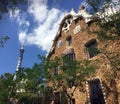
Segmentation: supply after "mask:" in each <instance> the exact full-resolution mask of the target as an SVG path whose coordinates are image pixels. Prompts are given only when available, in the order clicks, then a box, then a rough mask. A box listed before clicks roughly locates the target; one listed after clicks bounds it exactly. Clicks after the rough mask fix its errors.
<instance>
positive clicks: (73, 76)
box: [44, 57, 97, 104]
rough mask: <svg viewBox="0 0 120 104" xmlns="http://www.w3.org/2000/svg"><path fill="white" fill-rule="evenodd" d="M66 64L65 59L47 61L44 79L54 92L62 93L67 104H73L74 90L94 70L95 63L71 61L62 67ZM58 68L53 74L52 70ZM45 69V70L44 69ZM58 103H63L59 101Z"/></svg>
mask: <svg viewBox="0 0 120 104" xmlns="http://www.w3.org/2000/svg"><path fill="white" fill-rule="evenodd" d="M63 59H64V63H68V60H65V58H62V57H60V58H55V60H48V62H46V65H47V67H46V66H45V67H46V72H45V73H46V76H45V77H46V79H47V83H49V84H48V86H51V87H52V88H53V91H54V92H60V93H64V94H65V96H66V98H67V99H68V102H70V104H73V95H74V92H75V90H76V89H77V88H78V87H79V86H80V85H82V84H83V81H84V80H85V79H86V77H88V76H89V75H90V74H91V73H93V72H94V71H95V70H96V68H97V67H96V66H95V63H96V61H87V60H84V61H76V60H74V61H72V63H71V64H67V65H64V64H63ZM56 67H58V70H59V71H58V73H54V71H53V69H54V68H56ZM44 69H45V68H44ZM68 89H71V91H72V92H69V91H68ZM60 103H63V104H64V102H63V101H61V102H60Z"/></svg>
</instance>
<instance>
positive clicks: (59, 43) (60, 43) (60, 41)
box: [58, 40, 62, 48]
mask: <svg viewBox="0 0 120 104" xmlns="http://www.w3.org/2000/svg"><path fill="white" fill-rule="evenodd" d="M61 46H62V40H59V42H58V48H60V47H61Z"/></svg>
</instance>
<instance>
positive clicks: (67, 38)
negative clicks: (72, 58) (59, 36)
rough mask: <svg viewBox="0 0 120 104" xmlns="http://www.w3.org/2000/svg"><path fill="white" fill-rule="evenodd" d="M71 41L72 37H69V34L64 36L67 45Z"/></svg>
mask: <svg viewBox="0 0 120 104" xmlns="http://www.w3.org/2000/svg"><path fill="white" fill-rule="evenodd" d="M71 43H72V37H71V35H68V36H67V37H66V44H67V46H70V45H71Z"/></svg>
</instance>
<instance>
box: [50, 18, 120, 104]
mask: <svg viewBox="0 0 120 104" xmlns="http://www.w3.org/2000/svg"><path fill="white" fill-rule="evenodd" d="M97 28H98V27H97V26H96V25H95V23H94V22H93V23H91V24H89V23H86V22H85V21H84V19H77V20H76V21H72V24H71V25H70V29H69V31H67V32H65V31H62V30H61V33H60V36H59V38H58V39H57V40H56V41H54V45H53V46H54V52H53V53H52V54H51V56H50V59H54V58H55V57H56V56H61V55H62V54H63V52H64V51H65V50H66V49H67V48H73V49H74V52H75V55H76V60H85V59H88V60H95V59H97V60H98V69H97V70H96V72H95V73H94V74H93V75H91V76H90V77H89V78H88V80H90V79H92V78H94V77H97V78H99V79H100V81H101V82H102V83H103V89H104V90H103V93H105V94H104V98H105V101H106V104H120V102H119V101H120V84H119V83H120V72H119V71H117V70H114V69H115V67H114V66H112V65H111V62H110V60H109V59H108V57H106V54H107V52H110V53H114V54H113V55H115V54H116V53H117V52H120V40H115V41H100V40H99V39H97V35H96V34H93V33H92V34H90V33H89V31H88V29H89V30H96V29H97ZM75 29H76V30H75ZM69 35H70V36H71V37H72V42H71V45H70V46H67V44H66V38H67V36H69ZM93 39H96V41H97V47H98V49H99V50H100V53H99V54H98V55H96V56H94V57H93V58H88V57H87V55H86V53H85V44H86V43H87V42H89V41H90V40H93ZM60 40H61V41H62V44H61V46H59V47H58V43H59V41H60ZM107 55H108V54H107ZM110 57H112V56H110ZM119 68H120V67H119ZM85 88H86V87H84V89H85ZM74 98H75V101H76V104H85V102H86V100H87V99H86V98H87V93H86V92H84V93H83V92H80V91H79V89H77V90H76V92H75V94H74Z"/></svg>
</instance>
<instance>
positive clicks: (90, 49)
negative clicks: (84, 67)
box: [85, 39, 99, 58]
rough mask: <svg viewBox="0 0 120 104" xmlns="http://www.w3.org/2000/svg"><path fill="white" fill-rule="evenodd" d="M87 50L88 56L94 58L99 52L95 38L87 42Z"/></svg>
mask: <svg viewBox="0 0 120 104" xmlns="http://www.w3.org/2000/svg"><path fill="white" fill-rule="evenodd" d="M85 52H86V54H87V58H92V57H94V56H96V55H97V54H98V53H99V50H98V48H97V42H96V40H95V39H93V40H90V41H89V42H87V44H86V45H85Z"/></svg>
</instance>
